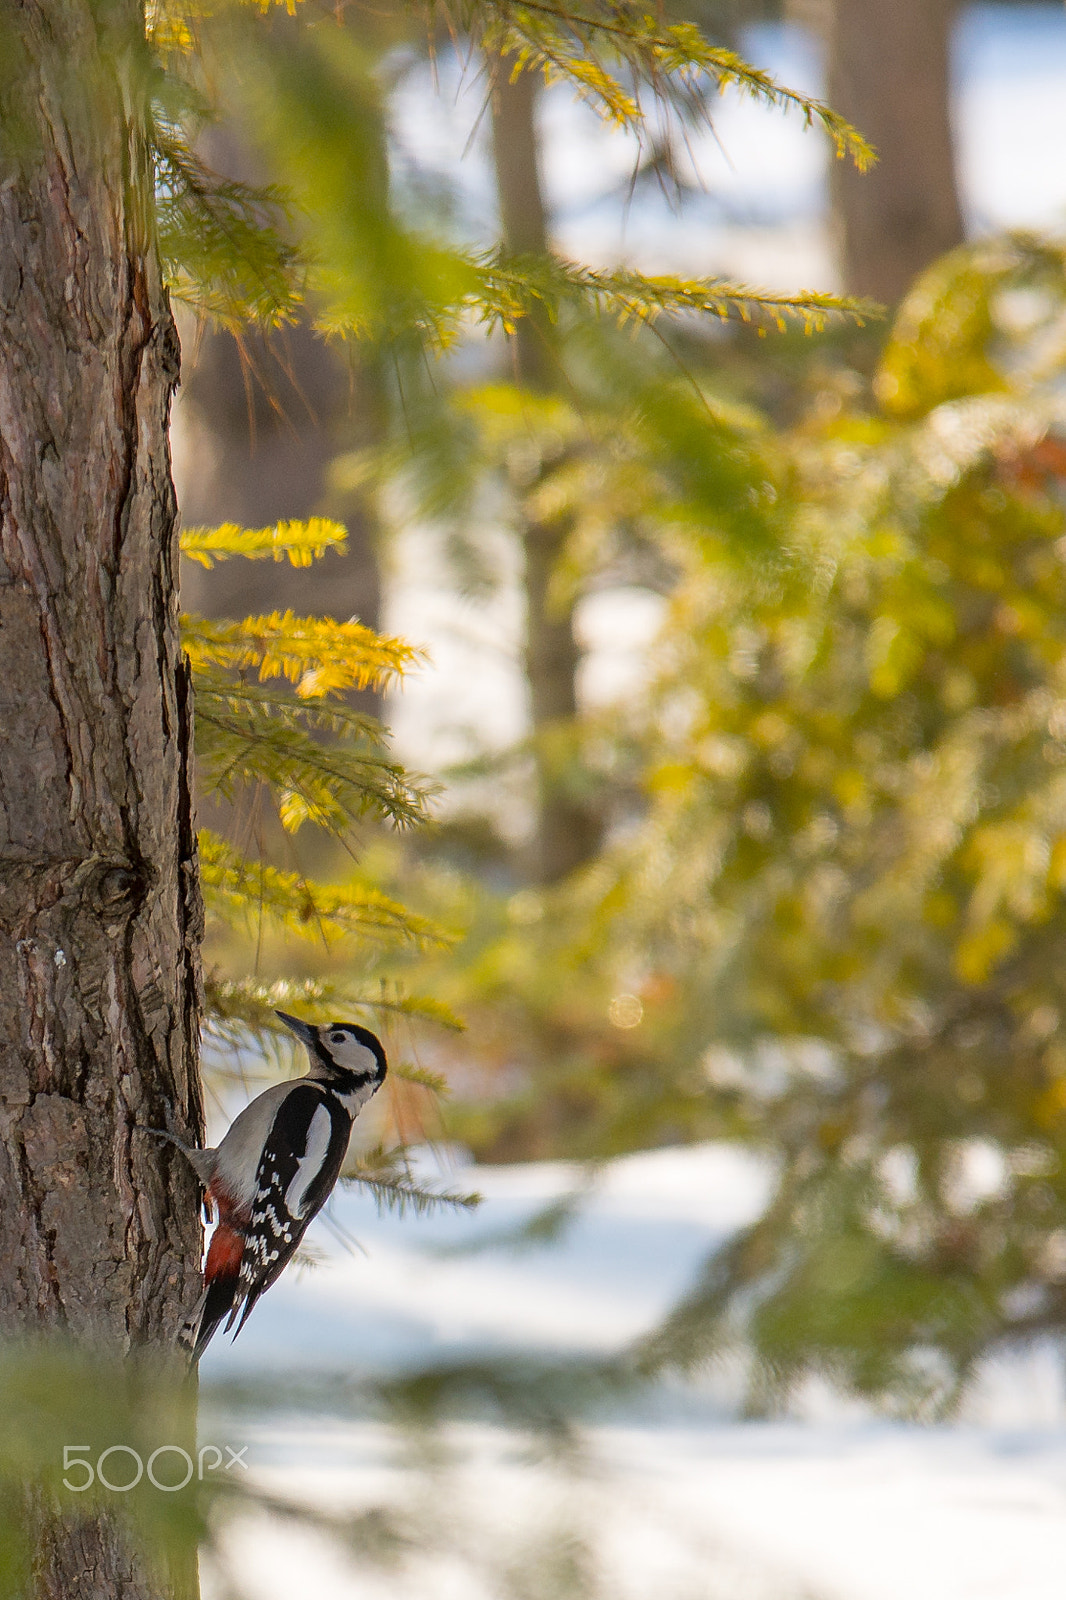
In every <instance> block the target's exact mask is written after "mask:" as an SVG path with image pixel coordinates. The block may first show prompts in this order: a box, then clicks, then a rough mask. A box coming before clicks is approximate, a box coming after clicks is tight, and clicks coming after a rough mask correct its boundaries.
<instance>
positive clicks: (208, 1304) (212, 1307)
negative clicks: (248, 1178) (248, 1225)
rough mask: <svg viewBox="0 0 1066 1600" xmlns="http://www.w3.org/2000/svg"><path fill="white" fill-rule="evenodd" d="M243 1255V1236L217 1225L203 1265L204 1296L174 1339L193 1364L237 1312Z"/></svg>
mask: <svg viewBox="0 0 1066 1600" xmlns="http://www.w3.org/2000/svg"><path fill="white" fill-rule="evenodd" d="M243 1253H244V1236H243V1234H240V1233H238V1232H237V1231H236V1230H235V1229H233V1228H230V1227H228V1226H227V1225H226V1223H224V1222H220V1223H219V1225H218V1227H217V1228H216V1229H215V1231H214V1233H213V1234H212V1236H211V1245H210V1248H209V1249H208V1252H207V1260H206V1262H205V1263H204V1292H203V1294H202V1295H201V1296H200V1299H199V1300H198V1302H197V1304H196V1307H195V1309H194V1310H193V1312H192V1314H191V1315H190V1316H189V1318H188V1320H187V1321H186V1323H185V1325H184V1327H183V1328H182V1330H181V1333H180V1334H179V1335H178V1343H179V1344H180V1345H182V1346H183V1347H184V1348H185V1349H187V1350H188V1351H189V1352H190V1359H191V1360H192V1361H193V1362H194V1363H195V1362H197V1361H199V1359H200V1357H201V1356H202V1355H203V1353H204V1351H205V1350H206V1349H207V1346H208V1345H209V1344H210V1342H211V1338H212V1336H213V1334H214V1333H215V1331H216V1329H217V1328H218V1325H219V1323H220V1322H222V1321H224V1320H225V1318H226V1317H232V1316H233V1314H234V1313H235V1311H236V1309H237V1306H238V1304H239V1296H240V1271H241V1256H242V1254H243Z"/></svg>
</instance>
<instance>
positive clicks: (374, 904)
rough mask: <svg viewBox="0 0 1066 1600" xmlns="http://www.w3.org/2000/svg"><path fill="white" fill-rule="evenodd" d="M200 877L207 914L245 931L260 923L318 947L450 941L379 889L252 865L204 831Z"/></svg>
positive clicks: (217, 838)
mask: <svg viewBox="0 0 1066 1600" xmlns="http://www.w3.org/2000/svg"><path fill="white" fill-rule="evenodd" d="M199 843H200V874H201V880H202V882H203V886H204V891H205V897H206V899H207V901H208V909H209V910H210V911H212V912H213V913H214V914H215V915H216V916H218V917H220V918H221V919H222V920H224V921H226V922H229V923H233V924H237V925H243V924H247V923H249V922H253V921H255V920H256V919H258V918H260V917H266V918H268V919H270V920H271V921H272V922H273V923H274V924H275V925H276V926H277V927H278V928H280V929H284V930H286V931H288V932H290V933H297V934H299V935H300V936H301V937H302V938H305V939H313V940H317V941H322V940H325V941H326V942H327V943H328V942H329V940H330V939H331V938H334V939H342V938H346V937H348V936H350V935H352V934H356V935H358V936H359V938H360V939H363V940H366V939H383V940H387V941H393V942H395V941H398V942H400V943H406V944H413V945H418V946H427V945H443V944H447V943H448V935H447V934H446V933H445V932H444V931H443V929H441V928H439V927H437V926H436V925H435V924H434V923H432V922H430V920H429V919H428V918H427V917H420V916H417V915H416V914H415V913H414V912H411V911H408V910H406V909H405V907H403V906H401V905H399V904H398V903H397V902H396V901H395V900H390V899H389V898H388V896H387V895H384V894H381V893H379V892H378V891H377V890H375V889H368V888H364V887H363V886H361V885H358V884H351V885H336V884H324V883H315V882H312V881H311V880H310V879H308V878H305V877H303V876H302V875H301V874H300V873H297V872H285V871H282V870H281V869H280V868H278V867H272V866H269V865H267V863H265V862H263V861H252V860H249V859H248V858H247V857H245V856H243V855H241V853H240V852H239V851H238V850H236V849H234V847H233V846H232V845H231V844H229V843H228V842H227V841H226V840H225V839H223V838H221V837H220V836H219V835H218V834H216V833H213V832H211V831H210V830H209V829H206V828H204V829H201V831H200V836H199Z"/></svg>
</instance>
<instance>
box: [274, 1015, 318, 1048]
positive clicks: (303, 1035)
mask: <svg viewBox="0 0 1066 1600" xmlns="http://www.w3.org/2000/svg"><path fill="white" fill-rule="evenodd" d="M274 1015H275V1016H276V1017H280V1019H281V1021H282V1022H283V1023H284V1024H285V1026H286V1027H287V1028H288V1029H289V1031H290V1033H294V1034H295V1035H296V1037H297V1038H298V1039H299V1040H300V1042H301V1044H306V1045H308V1046H310V1045H313V1044H314V1042H315V1037H316V1036H315V1030H314V1028H312V1026H311V1024H310V1023H309V1022H301V1021H300V1019H299V1017H290V1016H289V1015H288V1014H287V1013H286V1012H284V1011H275V1013H274Z"/></svg>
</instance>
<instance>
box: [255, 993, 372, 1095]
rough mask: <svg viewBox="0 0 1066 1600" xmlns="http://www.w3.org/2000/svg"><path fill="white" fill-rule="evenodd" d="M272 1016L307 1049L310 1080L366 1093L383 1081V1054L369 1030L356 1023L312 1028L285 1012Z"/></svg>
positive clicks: (340, 1023)
mask: <svg viewBox="0 0 1066 1600" xmlns="http://www.w3.org/2000/svg"><path fill="white" fill-rule="evenodd" d="M275 1016H277V1017H280V1019H281V1021H282V1022H283V1023H284V1024H285V1026H286V1027H287V1028H288V1029H289V1030H290V1032H292V1033H294V1034H295V1035H296V1037H297V1038H298V1039H299V1040H300V1041H301V1042H302V1043H303V1044H305V1045H306V1046H307V1053H308V1055H309V1056H310V1057H311V1071H310V1073H309V1074H308V1076H309V1077H311V1078H315V1079H317V1080H318V1081H319V1082H320V1083H329V1084H332V1085H334V1086H335V1087H337V1088H338V1089H341V1090H357V1089H369V1090H370V1091H371V1093H373V1091H374V1090H375V1089H377V1088H379V1087H380V1085H381V1084H382V1083H383V1082H384V1081H385V1073H386V1070H387V1063H386V1061H385V1051H384V1050H383V1049H382V1045H381V1040H380V1039H379V1038H378V1036H377V1034H376V1033H371V1031H370V1029H369V1028H364V1027H361V1026H360V1024H359V1023H358V1022H327V1023H324V1024H323V1025H322V1026H321V1027H315V1026H314V1025H313V1024H312V1023H310V1022H301V1021H300V1019H299V1018H298V1017H290V1016H288V1015H287V1014H286V1013H285V1012H284V1011H277V1012H275Z"/></svg>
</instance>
